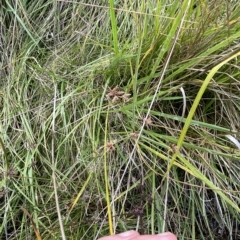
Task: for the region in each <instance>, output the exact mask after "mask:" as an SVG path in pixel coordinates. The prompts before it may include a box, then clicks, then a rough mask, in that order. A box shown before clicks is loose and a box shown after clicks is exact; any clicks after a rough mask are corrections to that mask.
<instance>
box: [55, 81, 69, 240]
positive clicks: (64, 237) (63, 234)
mask: <svg viewBox="0 0 240 240" xmlns="http://www.w3.org/2000/svg"><path fill="white" fill-rule="evenodd" d="M56 101H57V85H56V84H54V100H53V119H52V180H53V188H54V195H55V202H56V209H57V214H58V222H59V226H60V231H61V236H62V239H63V240H66V235H65V231H64V227H63V221H62V215H61V210H60V206H59V201H58V192H57V188H58V187H57V182H56V176H55V140H54V139H55V138H54V134H55V119H56Z"/></svg>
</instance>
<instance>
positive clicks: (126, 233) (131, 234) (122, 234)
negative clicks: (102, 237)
mask: <svg viewBox="0 0 240 240" xmlns="http://www.w3.org/2000/svg"><path fill="white" fill-rule="evenodd" d="M117 235H118V236H121V237H135V236H139V233H138V232H136V231H134V230H130V231H127V232H123V233H119V234H117Z"/></svg>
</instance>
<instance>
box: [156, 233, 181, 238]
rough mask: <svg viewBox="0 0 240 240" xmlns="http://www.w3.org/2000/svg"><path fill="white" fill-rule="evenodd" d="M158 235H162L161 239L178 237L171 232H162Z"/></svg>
mask: <svg viewBox="0 0 240 240" xmlns="http://www.w3.org/2000/svg"><path fill="white" fill-rule="evenodd" d="M157 236H159V237H161V240H177V237H176V236H175V235H174V234H172V233H170V232H165V233H160V234H157ZM159 240H160V238H159Z"/></svg>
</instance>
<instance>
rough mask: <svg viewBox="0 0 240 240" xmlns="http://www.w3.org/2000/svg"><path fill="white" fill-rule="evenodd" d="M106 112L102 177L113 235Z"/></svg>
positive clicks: (110, 230)
mask: <svg viewBox="0 0 240 240" xmlns="http://www.w3.org/2000/svg"><path fill="white" fill-rule="evenodd" d="M108 114H109V111H107V116H106V121H105V137H104V179H105V191H106V194H105V195H106V202H107V214H108V225H109V232H110V235H113V233H114V231H113V222H112V211H111V203H110V196H109V179H108V167H107V147H106V146H107V142H108V141H107V133H108V131H107V129H108Z"/></svg>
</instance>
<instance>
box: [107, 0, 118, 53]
mask: <svg viewBox="0 0 240 240" xmlns="http://www.w3.org/2000/svg"><path fill="white" fill-rule="evenodd" d="M109 6H110V8H109V12H110V19H111V26H112V37H113V46H114V52H115V55H118V53H119V49H118V47H119V46H118V45H119V42H118V31H117V21H116V16H115V9H114V0H109Z"/></svg>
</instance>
